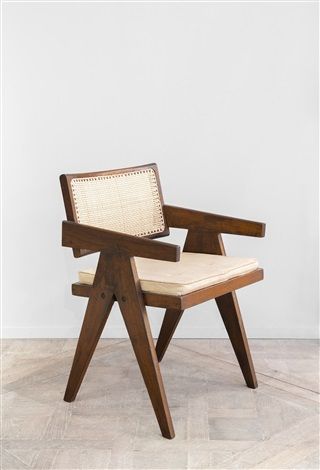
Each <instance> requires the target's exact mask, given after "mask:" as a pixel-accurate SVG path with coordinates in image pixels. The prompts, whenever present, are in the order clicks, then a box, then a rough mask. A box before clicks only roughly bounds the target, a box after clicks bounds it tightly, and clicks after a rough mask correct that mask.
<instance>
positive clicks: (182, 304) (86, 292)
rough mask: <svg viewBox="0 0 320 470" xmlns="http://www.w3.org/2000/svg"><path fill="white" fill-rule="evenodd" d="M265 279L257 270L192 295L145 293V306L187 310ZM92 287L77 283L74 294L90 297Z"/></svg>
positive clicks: (73, 288) (73, 290) (73, 286)
mask: <svg viewBox="0 0 320 470" xmlns="http://www.w3.org/2000/svg"><path fill="white" fill-rule="evenodd" d="M262 279H263V269H260V268H259V269H256V270H255V271H252V272H250V273H248V274H243V275H242V276H238V277H234V278H233V279H229V280H228V281H225V282H220V283H219V284H215V285H213V286H209V287H205V288H203V289H199V290H197V291H194V292H191V293H190V294H184V295H181V296H174V295H163V294H152V293H150V292H143V299H144V304H145V305H149V306H150V307H160V308H170V309H174V310H185V309H187V308H190V307H193V306H194V305H198V304H201V303H203V302H206V301H207V300H211V299H214V298H215V297H219V296H221V295H224V294H226V293H227V292H230V291H233V290H237V289H241V288H242V287H245V286H248V285H250V284H254V283H255V282H258V281H261V280H262ZM91 288H92V286H90V285H87V284H81V283H80V282H76V283H74V284H72V294H73V295H77V296H79V297H89V296H90V292H91Z"/></svg>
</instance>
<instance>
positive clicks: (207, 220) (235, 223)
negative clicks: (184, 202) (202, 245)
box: [163, 205, 266, 237]
mask: <svg viewBox="0 0 320 470" xmlns="http://www.w3.org/2000/svg"><path fill="white" fill-rule="evenodd" d="M163 210H164V214H165V217H166V221H167V223H168V225H169V227H175V228H186V229H200V230H201V229H202V230H209V231H212V232H216V233H231V234H235V235H248V236H250V237H264V235H265V228H266V226H265V224H263V223H261V222H253V221H251V220H244V219H236V218H234V217H227V216H224V215H218V214H210V213H209V212H201V211H195V210H193V209H184V208H182V207H176V206H166V205H165V206H163Z"/></svg>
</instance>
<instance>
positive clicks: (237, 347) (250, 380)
mask: <svg viewBox="0 0 320 470" xmlns="http://www.w3.org/2000/svg"><path fill="white" fill-rule="evenodd" d="M215 300H216V303H217V306H218V309H219V311H220V315H221V317H222V320H223V323H224V325H225V327H226V330H227V333H228V335H229V338H230V341H231V344H232V347H233V350H234V352H235V354H236V356H237V359H238V362H239V365H240V368H241V370H242V374H243V377H244V380H245V381H246V384H247V386H248V387H250V388H257V387H258V382H257V378H256V373H255V370H254V366H253V362H252V358H251V354H250V349H249V345H248V340H247V335H246V332H245V329H244V325H243V321H242V317H241V312H240V308H239V304H238V300H237V296H236V294H235V292H230V293H229V294H225V295H222V296H221V297H217V298H216V299H215Z"/></svg>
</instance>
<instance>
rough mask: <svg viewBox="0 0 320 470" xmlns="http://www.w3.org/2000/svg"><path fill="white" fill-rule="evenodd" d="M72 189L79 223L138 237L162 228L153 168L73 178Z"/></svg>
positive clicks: (159, 203) (161, 214)
mask: <svg viewBox="0 0 320 470" xmlns="http://www.w3.org/2000/svg"><path fill="white" fill-rule="evenodd" d="M71 189H72V194H73V200H74V205H75V209H76V216H77V222H79V223H82V224H86V225H92V226H94V227H100V228H104V229H108V230H115V231H117V232H123V233H128V234H130V235H136V236H140V237H143V236H148V235H152V234H156V233H161V232H163V230H164V228H165V224H164V217H163V212H162V205H161V200H160V195H159V191H158V183H157V179H156V175H155V172H154V170H153V169H152V168H147V169H143V170H142V169H141V170H136V171H128V172H126V173H118V174H111V175H103V176H93V177H87V178H73V179H72V180H71Z"/></svg>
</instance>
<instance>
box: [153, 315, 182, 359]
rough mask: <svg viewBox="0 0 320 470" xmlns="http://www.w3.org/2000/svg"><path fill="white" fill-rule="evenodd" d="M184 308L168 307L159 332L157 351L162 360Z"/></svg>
mask: <svg viewBox="0 0 320 470" xmlns="http://www.w3.org/2000/svg"><path fill="white" fill-rule="evenodd" d="M183 312H184V310H176V309H173V308H168V309H167V310H166V313H165V314H164V318H163V322H162V325H161V330H160V333H159V337H158V341H157V346H156V352H157V356H158V361H159V362H161V360H162V358H163V356H164V354H165V352H166V350H167V348H168V346H169V343H170V341H171V338H172V336H173V334H174V332H175V330H176V328H177V326H178V324H179V321H180V318H181V317H182V314H183Z"/></svg>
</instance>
